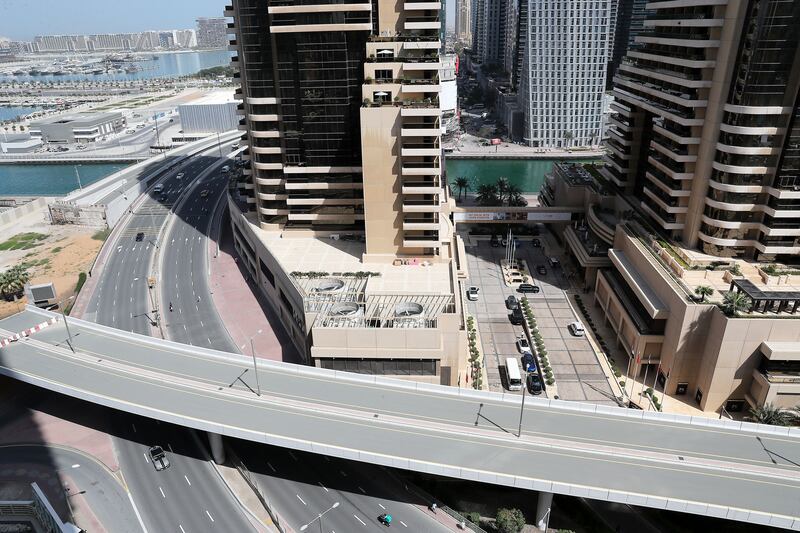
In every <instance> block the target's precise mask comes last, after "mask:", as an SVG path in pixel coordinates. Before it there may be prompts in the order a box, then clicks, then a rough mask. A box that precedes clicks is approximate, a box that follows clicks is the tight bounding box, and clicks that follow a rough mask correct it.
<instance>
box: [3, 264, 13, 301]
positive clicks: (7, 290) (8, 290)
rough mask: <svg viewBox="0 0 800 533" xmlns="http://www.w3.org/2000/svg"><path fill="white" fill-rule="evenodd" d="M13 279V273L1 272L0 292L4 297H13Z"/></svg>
mask: <svg viewBox="0 0 800 533" xmlns="http://www.w3.org/2000/svg"><path fill="white" fill-rule="evenodd" d="M11 280H12V278H11V275H10V274H9V273H8V271H6V272H0V294H1V295H2V296H3V299H5V300H12V299H13V298H12V297H11V294H12V292H13V291H12V287H13V283H12V281H11Z"/></svg>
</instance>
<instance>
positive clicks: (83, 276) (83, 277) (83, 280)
mask: <svg viewBox="0 0 800 533" xmlns="http://www.w3.org/2000/svg"><path fill="white" fill-rule="evenodd" d="M84 283H86V272H81V273H80V274H78V283H77V284H76V285H75V294H76V295H77V294H78V293H79V292H81V289H82V288H83V284H84Z"/></svg>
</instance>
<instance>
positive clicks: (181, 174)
mask: <svg viewBox="0 0 800 533" xmlns="http://www.w3.org/2000/svg"><path fill="white" fill-rule="evenodd" d="M185 175H186V174H184V173H183V172H178V175H177V176H175V178H177V179H179V180H182V179H183V177H184V176H185Z"/></svg>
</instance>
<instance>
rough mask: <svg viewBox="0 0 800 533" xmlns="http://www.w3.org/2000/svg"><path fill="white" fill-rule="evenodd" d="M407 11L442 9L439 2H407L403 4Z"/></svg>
mask: <svg viewBox="0 0 800 533" xmlns="http://www.w3.org/2000/svg"><path fill="white" fill-rule="evenodd" d="M403 9H405V10H406V11H438V10H440V9H442V4H441V3H439V2H406V3H404V4H403Z"/></svg>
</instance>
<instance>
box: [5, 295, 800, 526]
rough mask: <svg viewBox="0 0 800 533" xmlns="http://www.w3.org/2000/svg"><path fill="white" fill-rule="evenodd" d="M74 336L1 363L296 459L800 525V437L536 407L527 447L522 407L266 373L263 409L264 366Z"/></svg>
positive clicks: (54, 337) (95, 333) (84, 328)
mask: <svg viewBox="0 0 800 533" xmlns="http://www.w3.org/2000/svg"><path fill="white" fill-rule="evenodd" d="M43 316H48V314H47V313H44V312H42V311H35V312H34V311H31V310H27V311H25V312H24V313H22V314H19V315H15V316H14V317H11V318H8V319H5V320H3V321H0V328H2V329H6V330H11V331H19V330H21V329H24V327H20V326H24V325H32V324H35V323H37V322H38V321H41V319H42V317H43ZM70 328H71V330H72V335H73V338H74V340H75V345H76V348H77V349H78V352H79V353H78V355H77V356H73V355H72V354H71V352H70V351H69V350H68V349H66V348H64V347H63V345H64V342H65V338H66V331H65V328H64V327H63V324H58V325H54V326H51V327H48V328H45V329H44V330H42V331H40V332H39V333H37V334H36V336H35V338H34V339H31V340H28V341H26V342H21V343H13V344H11V345H10V346H8V347H6V348H3V350H2V361H1V362H0V363H2V365H3V366H4V367H6V368H12V369H15V370H16V371H17V372H24V374H21V375H19V377H20V378H21V379H23V380H25V379H28V378H27V376H39V377H40V378H41V379H46V380H48V381H47V382H44V383H50V382H58V383H66V384H68V389H66V391H67V392H69V393H70V394H77V395H79V396H80V395H83V396H86V397H87V398H91V401H94V402H98V403H103V402H107V403H110V404H112V405H119V404H115V403H114V402H110V401H109V399H117V400H121V401H124V402H126V406H127V407H126V408H128V409H136V410H139V411H140V412H143V413H145V412H146V413H149V416H153V417H169V418H171V419H173V420H176V421H177V420H180V421H181V423H182V424H185V425H187V426H192V425H195V426H197V427H200V428H202V429H207V428H217V429H215V430H216V431H218V432H225V433H226V434H229V435H237V436H241V437H242V438H248V439H257V440H260V441H262V442H271V443H276V444H277V443H278V442H287V441H285V440H283V439H287V438H288V439H291V441H290V442H291V443H292V446H293V447H300V446H303V445H310V444H311V443H314V444H313V445H314V446H316V447H317V448H316V450H317V451H319V452H321V453H326V450H330V452H327V453H329V454H336V455H339V454H342V455H345V456H347V457H358V458H359V459H360V460H364V461H380V462H387V461H388V463H390V464H392V465H393V466H401V467H403V466H405V467H408V468H415V469H424V470H425V471H430V472H431V473H435V474H440V475H451V476H456V477H468V478H471V477H472V476H476V478H477V479H479V480H482V481H490V482H491V481H492V480H497V478H496V476H503V477H501V478H500V479H501V480H504V481H505V482H506V483H508V482H512V481H513V480H515V479H516V481H514V482H516V483H521V485H520V486H523V487H524V486H526V484H528V486H530V487H531V488H535V487H537V486H538V485H535V484H534V481H533V480H549V481H553V482H556V485H554V486H553V487H552V489H551V490H554V491H555V492H559V493H563V492H564V490H567V491H570V490H569V489H563V488H559V485H557V484H558V483H564V484H568V485H571V486H576V487H585V488H584V489H581V490H586V491H587V493H586V494H585V495H587V496H589V497H597V498H601V499H603V498H605V497H608V496H603V494H607V493H608V492H607V491H608V490H612V491H623V492H625V493H632V494H635V495H642V496H641V499H640V500H639V499H637V500H636V502H641V503H637V504H641V505H650V501H651V500H648V499H646V498H645V497H644V495H649V496H654V497H657V498H670V499H675V498H677V499H679V500H682V501H689V502H700V503H702V504H712V505H717V506H723V507H732V508H735V509H742V510H745V511H743V512H744V513H745V514H744V515H739V514H736V513H735V512H734V513H733V514H729V515H728V516H729V517H730V518H739V519H742V518H741V516H744V517H745V518H746V517H747V516H748V511H747V510H754V511H760V512H768V513H776V514H779V515H783V516H788V517H798V514H797V513H798V508H797V501H798V498H800V478H798V472H800V466H798V465H800V444H799V443H798V439H797V438H796V437H791V436H785V435H784V436H780V435H770V434H767V433H762V434H755V433H752V432H749V431H740V430H736V429H728V428H726V427H722V426H712V427H708V426H703V425H687V424H681V423H677V422H673V421H671V419H670V417H668V416H652V417H648V418H646V419H643V418H634V417H633V415H636V416H641V414H640V413H630V412H629V411H628V410H619V409H612V408H606V409H607V411H601V412H598V413H587V412H584V411H583V410H578V409H575V408H574V407H573V406H577V404H574V403H570V402H556V404H557V405H558V407H556V406H548V405H547V403H546V402H542V401H537V400H535V399H530V400H529V401H528V402H527V403H526V406H525V417H524V420H523V426H522V428H523V435H522V438H518V437H517V436H516V427H517V423H518V421H519V405H518V404H517V403H516V402H508V401H502V400H501V399H500V397H499V396H496V395H495V396H491V395H489V394H484V395H481V396H480V398H477V397H472V396H460V395H459V394H458V391H455V390H453V389H451V388H443V387H436V386H424V387H423V386H420V385H416V384H413V383H404V382H396V381H394V380H381V382H380V383H373V382H372V381H371V379H372V378H371V377H367V376H354V375H349V374H346V373H338V374H336V373H332V372H325V371H321V370H315V369H304V370H303V372H302V373H301V372H298V369H297V366H295V365H287V364H283V363H275V362H263V363H262V365H260V367H259V376H260V383H261V390H262V393H263V394H262V396H261V397H256V396H255V395H254V394H253V393H251V392H250V391H249V390H248V389H247V388H245V387H243V386H239V385H238V383H239V382H238V381H237V376H239V375H241V374H242V372H243V371H244V370H246V369H248V368H250V365H251V364H252V361H251V360H250V359H249V358H248V357H242V356H235V355H232V354H223V353H219V352H209V353H206V352H205V351H204V350H202V349H200V348H196V347H195V348H191V349H189V348H187V347H185V346H183V345H180V344H176V343H166V342H162V343H159V344H154V343H151V342H150V341H149V340H148V339H145V338H140V339H135V338H133V337H131V336H130V335H129V334H122V333H120V332H118V331H116V330H113V329H105V328H102V327H100V326H96V325H91V324H87V323H82V322H81V321H74V320H71V321H70ZM56 345H58V347H57V346H56ZM212 354H213V355H212ZM118 364H124V365H128V366H127V367H125V368H118V367H117V366H116V365H118ZM134 370H135V372H134ZM244 379H247V380H250V378H249V377H247V374H244ZM184 380H186V381H184ZM87 392H89V393H90V394H91V396H89V395H88V394H87ZM470 394H471V393H470ZM586 408H591V410H592V411H594V410H595V409H601V407H599V406H586ZM173 414H176V415H178V416H179V417H180V418H178V417H174V416H173ZM201 421H209V422H210V423H211V424H212V425H206V424H205V423H204V422H201ZM476 426H477V427H476ZM543 439H551V440H547V441H544V440H543ZM303 443H306V444H303ZM599 446H602V447H603V448H598V447H599ZM355 450H358V452H356V451H355ZM364 454H372V455H367V456H365V455H364ZM409 459H410V460H413V461H415V463H414V464H413V465H409V463H408V462H407V461H408V460H409ZM761 472H763V473H761ZM547 486H548V487H549V486H550V485H547ZM588 487H594V489H592V490H596V491H597V492H589V489H588ZM570 493H572V494H573V495H582V494H579V493H574V492H571V491H570ZM592 494H594V496H592ZM638 497H639V496H637V498H638ZM631 503H634V502H631ZM698 512H701V511H698ZM798 527H800V523H798Z"/></svg>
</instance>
